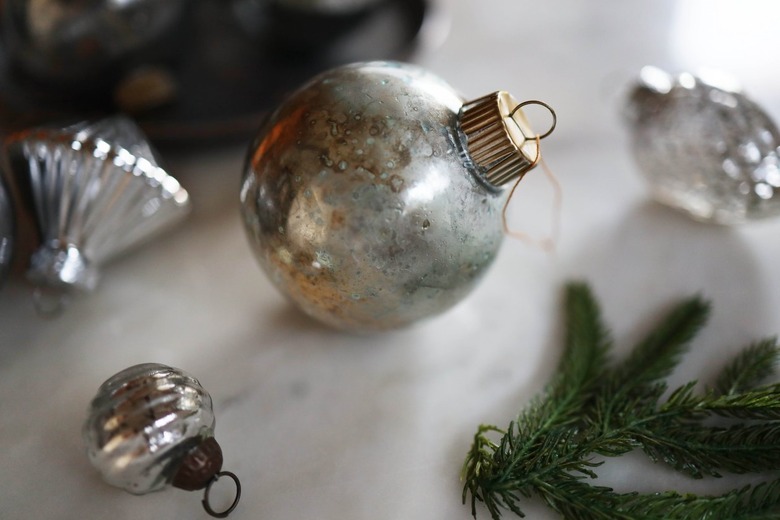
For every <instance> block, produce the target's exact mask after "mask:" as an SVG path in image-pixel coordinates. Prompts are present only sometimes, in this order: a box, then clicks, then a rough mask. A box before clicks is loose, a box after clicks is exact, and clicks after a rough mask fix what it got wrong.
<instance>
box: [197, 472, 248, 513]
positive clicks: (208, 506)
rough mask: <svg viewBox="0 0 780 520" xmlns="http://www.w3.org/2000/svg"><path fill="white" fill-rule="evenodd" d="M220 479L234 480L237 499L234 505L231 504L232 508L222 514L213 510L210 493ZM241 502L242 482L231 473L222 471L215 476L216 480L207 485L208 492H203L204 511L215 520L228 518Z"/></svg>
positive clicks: (234, 500)
mask: <svg viewBox="0 0 780 520" xmlns="http://www.w3.org/2000/svg"><path fill="white" fill-rule="evenodd" d="M219 477H230V478H231V479H233V482H235V484H236V497H235V498H234V499H233V503H232V504H230V507H228V508H227V509H225V510H224V511H222V512H221V513H218V512H216V511H214V510H213V509H212V508H211V504H209V492H210V491H211V486H212V485H213V484H214V483H215V482H216V481H217V480H219ZM239 500H241V481H240V480H238V477H237V476H236V475H235V474H234V473H231V472H230V471H220V472H219V473H217V474H216V475H214V478H213V479H211V480H210V481H209V483H208V484H207V485H206V490H205V491H204V492H203V500H202V501H201V503H202V504H203V509H205V510H206V512H207V513H208V514H210V515H211V516H213V517H214V518H227V516H228V515H229V514H230V513H232V512H233V510H234V509H235V508H236V506H237V505H238V501H239Z"/></svg>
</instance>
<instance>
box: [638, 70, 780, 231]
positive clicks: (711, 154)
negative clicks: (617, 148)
mask: <svg viewBox="0 0 780 520" xmlns="http://www.w3.org/2000/svg"><path fill="white" fill-rule="evenodd" d="M625 116H626V119H627V121H628V126H629V130H630V137H631V148H632V151H633V154H634V157H635V159H636V161H637V163H638V165H639V168H640V170H641V171H642V173H643V174H644V176H645V177H646V179H647V181H648V183H649V185H650V189H651V191H652V193H653V196H654V197H655V198H656V199H657V200H659V201H660V202H662V203H664V204H667V205H669V206H672V207H674V208H678V209H681V210H683V211H685V212H687V213H689V214H690V215H691V216H692V217H694V218H695V219H698V220H704V221H713V222H717V223H720V224H737V223H742V222H745V221H749V220H754V219H760V218H764V217H771V216H774V215H778V214H780V133H779V132H778V129H777V126H776V125H775V123H774V122H773V121H772V120H771V119H770V117H769V116H768V115H767V114H766V113H765V112H764V111H763V110H762V109H761V108H760V107H759V106H758V105H757V104H756V103H754V102H753V101H751V100H750V99H749V98H748V97H746V96H745V95H744V94H742V93H741V92H740V91H739V89H738V87H736V86H735V84H734V82H733V81H732V82H727V81H725V80H724V77H723V76H720V77H715V79H709V78H707V79H703V78H702V77H696V76H694V75H692V74H689V73H682V74H680V75H678V76H676V77H673V76H671V75H670V74H668V73H666V72H664V71H662V70H660V69H657V68H655V67H645V68H644V69H643V70H642V72H641V74H640V77H639V81H638V82H637V84H636V85H635V86H634V87H633V88H632V90H631V92H630V96H629V99H628V102H627V106H626V108H625Z"/></svg>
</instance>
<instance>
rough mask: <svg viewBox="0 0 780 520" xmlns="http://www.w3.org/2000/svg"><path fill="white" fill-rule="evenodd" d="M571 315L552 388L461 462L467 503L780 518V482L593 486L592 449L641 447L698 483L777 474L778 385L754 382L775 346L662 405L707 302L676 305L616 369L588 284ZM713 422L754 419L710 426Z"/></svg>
mask: <svg viewBox="0 0 780 520" xmlns="http://www.w3.org/2000/svg"><path fill="white" fill-rule="evenodd" d="M565 308H566V312H565V318H566V326H567V333H566V337H565V345H564V353H563V359H562V361H561V363H560V364H559V367H558V372H557V373H556V375H555V376H554V378H553V381H552V383H551V384H550V386H549V387H548V388H547V390H546V392H545V393H544V394H543V396H542V397H540V398H537V399H535V400H534V401H533V402H532V404H531V406H529V407H528V408H527V409H526V410H524V411H523V412H522V413H521V414H520V415H519V416H518V418H517V420H515V421H512V422H511V423H510V425H509V427H508V428H507V429H506V430H501V429H499V428H497V427H495V426H481V427H480V428H479V430H478V431H477V433H476V435H475V437H474V442H473V444H472V448H471V450H470V451H469V454H468V456H467V458H466V462H465V464H464V467H463V478H464V481H465V482H464V489H463V501H464V503H465V502H466V500H467V499H468V496H469V495H470V496H471V504H472V514H474V515H475V516H476V504H477V502H483V503H484V504H485V506H486V507H487V510H488V512H489V513H490V515H491V516H492V518H494V519H498V518H500V517H501V514H502V510H509V511H512V512H514V513H515V514H517V515H519V516H523V511H522V509H521V507H520V504H521V503H522V501H524V500H527V499H529V498H530V497H531V496H532V495H536V496H539V497H541V498H542V500H544V501H545V503H547V505H549V506H550V507H551V508H553V509H554V510H555V511H557V512H559V513H560V514H562V515H563V516H564V517H565V518H572V519H601V518H604V519H606V518H609V519H613V518H618V519H619V518H623V519H639V518H642V519H644V518H659V519H660V518H676V519H680V520H693V519H694V518H695V519H699V518H730V519H731V518H734V519H736V518H739V519H744V520H748V519H750V520H758V519H761V518H770V517H772V518H775V517H777V516H776V515H778V514H780V480H778V481H774V482H768V483H764V484H760V485H758V486H756V487H754V488H751V487H746V488H743V489H740V490H734V491H732V492H730V493H726V494H725V495H722V496H696V495H690V494H685V495H681V494H678V493H676V492H666V493H656V494H649V495H643V494H638V493H624V494H621V493H615V492H614V491H612V490H611V489H609V488H606V487H601V486H596V485H592V484H591V483H590V482H589V481H590V480H593V479H595V478H596V474H595V473H594V468H595V467H596V466H597V465H598V464H597V463H594V462H593V461H592V457H593V455H594V454H601V455H605V456H610V457H612V456H618V455H621V454H624V453H626V452H628V451H631V450H634V449H637V448H639V449H642V450H643V451H644V452H645V453H646V454H647V455H648V456H649V457H650V458H651V460H653V461H657V462H663V463H665V464H667V465H669V466H670V467H671V468H673V469H675V470H678V471H681V472H683V473H686V474H688V475H690V476H692V477H694V478H701V477H703V476H705V475H711V476H720V474H721V473H722V472H730V473H753V472H765V471H769V470H776V469H780V384H770V385H764V386H757V385H758V384H759V383H760V382H761V381H763V380H764V379H766V378H767V377H768V376H769V375H770V374H771V373H772V370H773V368H774V365H775V362H776V361H777V359H778V347H777V344H776V342H775V341H774V340H772V341H769V340H766V341H764V342H759V343H756V344H755V345H753V346H751V347H749V348H748V349H746V350H745V351H744V352H743V353H742V354H740V355H739V356H737V357H736V358H735V359H734V361H732V362H731V363H730V364H729V365H728V366H727V367H726V368H725V369H724V370H723V372H722V373H721V375H720V376H719V377H718V380H717V383H716V386H715V389H713V390H708V391H706V392H704V393H703V394H698V393H697V392H696V382H695V381H693V382H690V383H688V384H686V385H683V386H681V387H679V388H677V389H676V390H674V391H673V392H672V393H671V394H670V395H669V397H668V398H666V399H665V400H664V401H662V397H663V396H664V395H665V394H666V389H667V387H666V382H665V381H664V379H665V378H666V377H667V376H668V375H669V374H670V373H671V371H672V370H673V369H674V368H675V366H676V365H677V363H678V362H679V360H680V357H681V356H682V354H683V353H684V351H685V349H686V348H687V345H688V344H689V343H690V341H691V340H692V339H693V337H694V336H695V334H696V332H697V331H698V330H699V329H700V328H701V327H702V326H703V324H704V322H705V321H706V318H707V315H708V313H709V305H708V304H707V303H706V302H704V301H703V300H701V299H700V298H692V299H689V300H687V301H685V302H682V303H681V304H679V305H678V306H676V307H674V308H673V309H672V311H671V312H670V313H669V314H668V315H667V317H666V318H665V319H664V320H662V321H661V323H660V324H659V326H658V327H657V328H656V329H655V330H653V331H652V332H651V333H650V334H648V336H647V337H646V338H645V339H644V340H643V341H642V342H640V343H639V344H638V345H637V346H636V348H634V350H633V351H631V353H630V354H629V356H628V357H627V358H626V360H624V361H622V362H619V363H616V364H613V365H612V366H610V365H609V362H608V353H609V348H610V340H609V335H608V333H607V331H606V328H605V327H604V325H603V324H602V322H601V317H600V311H599V308H598V305H597V304H596V302H595V299H594V298H593V296H592V295H591V293H590V290H589V289H588V287H587V286H586V285H584V284H572V285H569V286H568V287H567V291H566V304H565ZM713 417H726V418H730V419H739V420H742V421H747V422H743V423H735V424H731V425H727V426H713V425H712V424H710V423H709V422H707V423H706V424H705V422H706V421H710V420H711V419H712V418H713ZM762 421H763V422H762ZM494 437H495V438H494ZM499 437H500V438H499ZM772 515H775V516H772Z"/></svg>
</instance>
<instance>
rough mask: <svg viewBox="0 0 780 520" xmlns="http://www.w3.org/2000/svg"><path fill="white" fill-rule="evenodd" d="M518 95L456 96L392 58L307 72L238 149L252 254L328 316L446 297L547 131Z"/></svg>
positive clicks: (466, 278)
mask: <svg viewBox="0 0 780 520" xmlns="http://www.w3.org/2000/svg"><path fill="white" fill-rule="evenodd" d="M533 103H538V102H533ZM524 104H527V103H522V104H521V103H518V102H517V101H516V100H514V98H513V97H512V96H510V95H509V94H507V93H506V92H495V93H493V94H490V95H488V96H485V97H482V98H479V99H476V100H474V101H471V102H466V101H465V100H464V99H463V98H462V97H461V96H460V95H459V94H458V93H457V92H456V91H454V90H453V89H452V88H451V87H450V86H449V85H447V84H446V83H445V82H444V81H442V80H441V79H440V78H438V77H437V76H435V75H433V74H431V73H429V72H427V71H425V70H424V69H422V68H419V67H416V66H413V65H408V64H402V63H388V62H373V63H358V64H353V65H349V66H346V67H341V68H337V69H334V70H331V71H328V72H326V73H324V74H322V75H320V76H318V77H316V78H315V79H313V80H312V81H311V82H309V83H308V84H307V85H305V86H303V87H302V88H301V89H299V90H298V91H297V92H295V93H294V94H292V95H291V96H290V97H289V98H288V99H287V100H286V101H285V102H284V103H283V104H282V105H281V106H280V107H279V109H278V110H277V111H276V112H275V113H274V114H273V115H272V116H271V117H270V118H269V120H268V121H267V123H266V124H265V125H264V126H263V127H262V128H261V129H260V132H259V133H258V136H257V138H256V140H255V143H254V145H253V147H252V149H251V150H250V152H249V154H248V160H247V164H246V169H245V172H244V181H243V184H242V188H241V194H240V197H241V205H242V215H243V220H244V225H245V227H246V230H247V234H248V238H249V241H250V243H251V245H252V246H253V250H254V253H255V255H256V257H257V258H258V260H259V262H260V264H261V266H262V267H263V268H264V269H265V270H266V272H267V273H268V275H269V277H270V279H271V280H272V281H273V283H274V284H275V285H276V286H277V288H279V289H280V290H281V292H283V293H284V294H286V295H287V296H289V297H290V299H291V300H292V301H293V302H295V303H296V304H297V305H298V306H299V307H300V308H301V309H303V310H304V312H306V313H307V314H309V315H311V316H313V317H314V318H316V319H318V320H321V321H323V322H325V323H327V324H329V325H331V326H334V327H337V328H341V329H347V330H357V331H370V330H381V329H391V328H396V327H401V326H403V325H407V324H409V323H412V322H414V321H417V320H420V319H422V318H425V317H428V316H432V315H435V314H438V313H440V312H443V311H444V310H446V309H448V308H450V307H452V306H453V305H455V304H456V303H457V302H459V301H460V300H461V299H462V298H463V297H465V296H466V295H467V294H468V293H469V292H470V291H471V290H472V289H473V288H474V287H475V285H476V283H477V281H478V280H479V279H480V278H481V276H482V275H483V274H484V273H485V271H486V270H487V268H488V266H490V264H491V263H492V262H493V259H494V258H495V256H496V254H497V252H498V249H499V246H500V245H501V243H502V241H503V229H502V219H501V214H502V209H503V206H504V202H505V200H506V192H505V190H503V189H502V186H504V185H506V184H507V183H511V182H512V181H515V180H517V179H519V178H521V177H522V176H523V175H524V174H525V173H526V172H527V171H529V170H530V169H531V168H533V167H534V166H535V165H536V162H537V160H538V159H539V148H538V144H539V139H540V138H541V137H544V136H546V135H547V134H549V132H547V134H545V135H543V136H539V135H538V134H536V133H535V132H533V131H532V130H531V129H530V127H529V124H528V122H527V120H526V119H525V116H524V114H523V110H522V109H521V108H522V106H523V105H524ZM545 106H546V105H545ZM548 108H549V107H548Z"/></svg>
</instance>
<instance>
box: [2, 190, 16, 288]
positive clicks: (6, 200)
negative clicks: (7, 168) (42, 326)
mask: <svg viewBox="0 0 780 520" xmlns="http://www.w3.org/2000/svg"><path fill="white" fill-rule="evenodd" d="M13 247H14V213H13V208H12V206H11V199H10V197H9V196H8V190H7V188H6V186H5V183H4V182H3V179H2V178H0V286H2V285H3V282H4V281H5V279H6V277H7V276H8V270H9V268H10V265H11V256H12V253H13Z"/></svg>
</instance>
